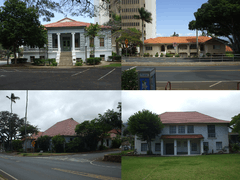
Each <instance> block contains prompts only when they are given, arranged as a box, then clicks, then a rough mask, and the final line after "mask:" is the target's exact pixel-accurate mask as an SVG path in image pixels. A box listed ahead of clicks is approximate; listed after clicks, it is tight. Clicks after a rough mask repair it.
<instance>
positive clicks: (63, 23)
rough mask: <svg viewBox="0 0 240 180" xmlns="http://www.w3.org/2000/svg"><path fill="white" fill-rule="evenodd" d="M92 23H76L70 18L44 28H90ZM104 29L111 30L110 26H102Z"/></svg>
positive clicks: (46, 25)
mask: <svg viewBox="0 0 240 180" xmlns="http://www.w3.org/2000/svg"><path fill="white" fill-rule="evenodd" d="M90 24H91V23H86V22H80V21H76V20H73V19H70V18H64V19H61V20H59V21H57V22H53V23H49V24H45V25H44V26H45V27H46V28H51V27H80V26H86V27H88V26H90ZM101 27H102V28H110V27H108V26H101Z"/></svg>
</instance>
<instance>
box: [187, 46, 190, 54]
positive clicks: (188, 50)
mask: <svg viewBox="0 0 240 180" xmlns="http://www.w3.org/2000/svg"><path fill="white" fill-rule="evenodd" d="M187 55H188V56H190V44H187Z"/></svg>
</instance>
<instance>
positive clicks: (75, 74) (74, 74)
mask: <svg viewBox="0 0 240 180" xmlns="http://www.w3.org/2000/svg"><path fill="white" fill-rule="evenodd" d="M88 70H89V69H87V70H85V71H81V72H78V73H76V74H73V75H72V76H76V75H78V74H81V73H84V72H86V71H88Z"/></svg>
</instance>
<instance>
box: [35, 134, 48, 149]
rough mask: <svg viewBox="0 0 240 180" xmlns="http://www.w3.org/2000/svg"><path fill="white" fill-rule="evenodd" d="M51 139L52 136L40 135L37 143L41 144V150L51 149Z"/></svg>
mask: <svg viewBox="0 0 240 180" xmlns="http://www.w3.org/2000/svg"><path fill="white" fill-rule="evenodd" d="M50 140H51V137H50V136H47V135H45V136H40V137H39V138H38V139H37V144H38V146H39V148H40V149H41V150H43V151H44V152H46V151H49V149H50V147H49V146H50Z"/></svg>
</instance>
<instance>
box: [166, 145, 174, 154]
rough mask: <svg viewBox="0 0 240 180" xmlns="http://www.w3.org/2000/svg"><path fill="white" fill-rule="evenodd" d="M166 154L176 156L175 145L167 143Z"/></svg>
mask: <svg viewBox="0 0 240 180" xmlns="http://www.w3.org/2000/svg"><path fill="white" fill-rule="evenodd" d="M166 154H167V155H170V154H171V155H173V154H174V144H173V143H167V144H166Z"/></svg>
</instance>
